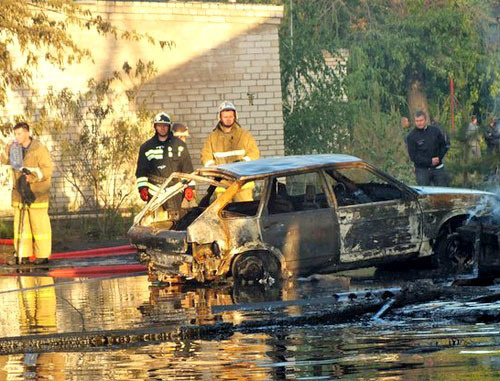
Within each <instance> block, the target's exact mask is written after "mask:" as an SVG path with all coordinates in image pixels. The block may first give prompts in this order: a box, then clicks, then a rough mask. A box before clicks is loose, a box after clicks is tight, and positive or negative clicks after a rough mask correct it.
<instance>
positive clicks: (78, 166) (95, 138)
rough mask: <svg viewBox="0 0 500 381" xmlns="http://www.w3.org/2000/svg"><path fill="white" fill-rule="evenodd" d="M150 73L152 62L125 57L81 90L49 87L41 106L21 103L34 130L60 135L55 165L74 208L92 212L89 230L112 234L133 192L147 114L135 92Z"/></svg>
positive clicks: (146, 125) (107, 235)
mask: <svg viewBox="0 0 500 381" xmlns="http://www.w3.org/2000/svg"><path fill="white" fill-rule="evenodd" d="M156 73H157V71H156V68H155V67H154V65H153V63H152V62H149V63H147V64H145V63H143V62H142V61H139V62H138V63H137V64H136V65H135V67H132V66H130V65H129V64H128V63H125V64H124V65H123V68H122V71H120V72H115V73H114V75H113V76H112V77H110V78H107V79H104V80H100V81H95V80H94V79H91V80H89V83H88V89H87V90H85V91H81V92H77V93H73V92H71V91H70V90H68V89H64V90H62V91H60V92H49V94H48V96H47V97H46V98H45V99H44V102H42V104H43V105H44V106H43V107H41V108H39V107H37V106H36V105H33V104H29V105H28V107H27V110H26V115H27V116H28V119H35V120H36V122H34V123H33V126H34V129H35V130H36V131H38V132H40V133H44V132H47V133H49V134H51V135H53V136H59V137H61V138H60V139H61V140H60V147H61V149H60V153H61V158H60V162H59V166H58V170H59V171H60V173H61V174H62V176H63V178H64V179H65V180H66V181H67V182H68V183H69V184H71V186H72V187H73V189H74V190H75V192H76V194H77V195H78V196H79V197H80V201H79V205H77V206H78V207H79V209H80V210H84V211H92V212H93V216H94V218H95V222H96V224H95V226H94V227H93V229H92V232H91V233H92V234H93V235H97V236H104V237H110V236H112V235H113V234H116V231H115V230H116V227H117V222H118V221H119V220H120V216H121V212H122V210H121V209H122V208H123V207H124V206H125V205H127V202H129V201H130V196H131V195H132V194H135V189H136V188H135V176H134V172H133V169H134V168H135V160H136V158H137V149H138V147H139V146H140V144H141V143H142V142H143V141H144V139H145V138H146V135H145V134H147V133H149V132H150V131H151V129H150V128H148V127H150V124H151V119H152V112H151V111H149V110H148V109H147V108H146V106H145V104H144V103H143V104H139V105H136V98H137V95H138V94H139V93H140V92H141V89H142V86H143V85H144V84H145V83H146V82H148V81H149V80H150V79H151V78H152V77H154V75H156ZM122 82H126V85H127V88H130V89H131V90H129V91H127V92H126V94H125V95H126V98H127V100H128V102H130V104H131V105H132V107H133V108H135V109H136V111H135V112H129V111H128V108H129V105H128V104H127V102H125V104H124V102H123V96H124V94H123V93H122V92H121V91H117V90H115V85H116V84H123V83H122ZM119 105H123V107H120V106H119ZM35 115H37V118H35V117H34V116H35Z"/></svg>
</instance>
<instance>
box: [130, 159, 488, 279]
mask: <svg viewBox="0 0 500 381" xmlns="http://www.w3.org/2000/svg"><path fill="white" fill-rule="evenodd" d="M193 182H195V183H196V189H197V192H198V193H200V197H199V203H198V205H197V206H194V207H191V208H185V209H182V211H181V213H168V212H165V211H163V210H162V208H163V206H162V205H164V204H165V203H166V201H167V200H168V199H170V198H172V197H179V195H181V194H182V192H183V191H184V189H185V188H187V187H188V186H189V185H188V184H189V183H191V184H192V183H193ZM248 183H251V185H250V186H252V187H253V188H254V192H253V193H254V200H253V201H246V202H233V201H232V199H233V196H234V195H235V194H236V193H237V192H238V191H239V190H240V189H241V188H242V187H243V186H245V184H248ZM247 186H248V185H247ZM216 188H224V189H225V192H223V193H222V194H221V193H220V192H219V191H217V192H215V190H216ZM202 190H203V191H204V192H205V194H204V196H203V197H201V196H202V195H201V193H203V192H202ZM219 190H220V189H219ZM216 194H221V195H220V196H219V197H218V198H216V197H215V196H216ZM496 200H497V198H496V196H495V195H494V194H492V193H488V192H483V191H476V190H468V189H455V188H437V187H421V186H407V185H405V184H403V183H402V182H400V181H398V180H396V179H395V178H393V177H391V176H389V175H387V174H386V173H384V172H382V171H380V170H378V169H377V168H375V167H374V166H372V165H370V164H368V163H366V162H364V161H363V160H361V159H359V158H357V157H354V156H349V155H342V154H326V155H305V156H285V157H274V158H265V159H259V160H255V161H249V162H238V163H231V164H224V165H218V166H214V167H205V168H200V169H198V170H196V171H194V172H193V173H192V174H183V173H174V174H172V175H171V176H170V177H169V178H168V179H167V180H166V181H165V182H164V184H163V185H162V188H161V192H159V194H158V196H155V197H154V198H153V200H151V202H150V203H149V204H147V206H146V207H145V208H144V209H143V210H142V211H141V212H140V213H139V214H138V215H137V216H136V218H135V221H134V224H133V226H132V227H131V228H130V230H129V232H128V235H129V238H130V240H131V243H132V244H133V245H134V246H135V247H136V248H137V249H138V250H139V252H141V253H143V255H142V257H143V258H144V260H145V261H146V262H147V264H148V270H149V273H150V278H151V279H152V280H158V281H160V282H182V281H186V280H196V281H198V282H206V281H215V280H223V279H225V278H227V277H229V276H233V278H234V279H235V280H238V281H239V280H245V281H252V282H261V283H264V282H268V283H272V282H273V281H274V280H276V279H279V278H289V277H296V276H307V275H310V274H313V273H331V272H335V271H340V270H347V269H354V268H361V267H368V266H384V265H390V264H394V263H395V262H401V263H404V262H405V261H408V260H410V259H417V258H421V257H430V256H432V255H434V258H436V259H437V261H436V262H437V263H438V264H439V265H440V266H441V267H443V268H446V269H449V270H452V269H453V268H456V267H458V266H461V265H464V264H466V263H467V261H469V260H470V259H471V258H469V257H468V254H467V253H466V252H464V251H463V250H462V251H457V250H453V248H452V246H453V245H450V238H449V237H453V233H454V232H455V231H456V230H457V228H458V227H460V226H462V225H463V224H464V223H465V221H466V220H467V219H469V218H470V217H471V213H472V212H471V211H472V210H474V209H475V208H477V206H478V205H484V207H485V209H488V208H490V207H491V206H492V205H493V203H494V202H496ZM457 253H459V255H461V256H462V257H456V256H457ZM408 269H409V270H410V269H411V267H408Z"/></svg>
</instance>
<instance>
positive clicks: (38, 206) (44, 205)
mask: <svg viewBox="0 0 500 381" xmlns="http://www.w3.org/2000/svg"><path fill="white" fill-rule="evenodd" d="M12 206H13V207H14V208H19V209H22V208H23V206H26V207H27V208H31V209H43V208H48V207H49V203H48V202H34V203H32V204H31V205H30V206H28V205H25V204H23V203H22V202H18V201H13V202H12Z"/></svg>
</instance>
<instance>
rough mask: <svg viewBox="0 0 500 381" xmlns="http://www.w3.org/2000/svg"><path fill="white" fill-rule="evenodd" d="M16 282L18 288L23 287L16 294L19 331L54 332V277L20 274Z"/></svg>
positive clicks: (33, 332) (31, 332)
mask: <svg viewBox="0 0 500 381" xmlns="http://www.w3.org/2000/svg"><path fill="white" fill-rule="evenodd" d="M17 282H18V286H19V288H20V289H25V290H24V291H20V292H18V294H17V297H18V302H19V315H20V321H19V326H20V328H21V333H22V334H35V333H39V334H43V333H50V332H56V331H57V322H56V292H55V289H54V287H53V285H54V279H53V278H52V277H48V276H43V277H35V276H20V277H18V278H17Z"/></svg>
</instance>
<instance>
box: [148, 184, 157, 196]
mask: <svg viewBox="0 0 500 381" xmlns="http://www.w3.org/2000/svg"><path fill="white" fill-rule="evenodd" d="M147 187H148V189H149V193H151V194H152V195H153V196H155V195H156V194H157V193H158V191H159V190H160V187H159V186H158V185H155V184H152V183H148V185H147Z"/></svg>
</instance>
